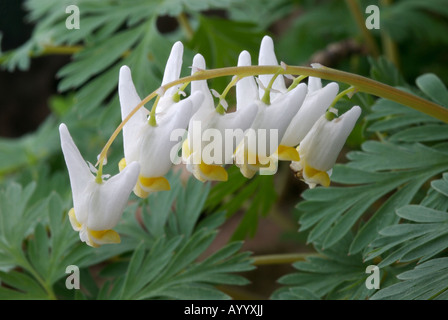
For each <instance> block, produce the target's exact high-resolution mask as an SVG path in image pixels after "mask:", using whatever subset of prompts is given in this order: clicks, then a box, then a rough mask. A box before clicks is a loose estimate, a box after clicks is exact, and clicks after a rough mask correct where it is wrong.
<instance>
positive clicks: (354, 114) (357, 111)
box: [347, 106, 362, 119]
mask: <svg viewBox="0 0 448 320" xmlns="http://www.w3.org/2000/svg"><path fill="white" fill-rule="evenodd" d="M361 111H362V110H361V108H360V107H359V106H353V107H352V108H351V109H350V110H348V111H347V113H349V112H350V113H351V114H352V117H353V118H356V119H358V118H359V116H360V115H361Z"/></svg>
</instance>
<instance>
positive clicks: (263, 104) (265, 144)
mask: <svg viewBox="0 0 448 320" xmlns="http://www.w3.org/2000/svg"><path fill="white" fill-rule="evenodd" d="M250 65H251V58H250V54H249V53H248V52H247V51H243V52H242V53H241V54H240V56H239V59H238V66H250ZM259 65H278V62H277V58H276V57H275V52H274V45H273V42H272V39H271V38H270V37H264V38H263V40H262V42H261V46H260V55H259ZM279 68H280V66H279ZM259 84H260V85H259V87H257V85H256V83H255V81H254V79H253V77H246V78H243V79H241V80H240V81H238V83H237V106H238V107H239V108H241V109H243V108H245V107H246V106H247V105H250V104H251V103H254V102H255V103H256V104H257V106H258V113H257V116H256V117H255V120H254V122H253V124H252V126H251V128H250V129H249V130H248V131H247V133H246V135H245V137H244V139H243V141H242V142H241V143H240V145H239V146H238V147H237V149H236V151H235V155H234V159H235V164H236V165H237V166H238V167H239V168H240V171H241V173H242V174H243V175H244V176H245V177H247V178H251V177H253V176H254V175H255V173H256V172H257V171H258V170H263V173H264V171H266V172H267V173H268V174H273V172H275V171H276V168H277V163H276V162H277V161H278V159H280V160H290V161H293V160H298V153H297V151H296V149H295V146H288V147H284V146H281V147H280V141H282V139H283V136H284V135H285V132H286V129H287V128H288V126H289V124H290V122H291V119H292V118H293V117H294V116H295V115H296V114H297V112H298V111H299V109H300V108H301V106H302V103H303V101H304V99H305V96H306V93H307V88H306V85H305V84H300V85H298V86H297V87H295V88H294V89H292V90H290V91H287V90H286V87H285V83H284V79H283V76H282V75H279V76H278V77H276V78H274V76H273V75H260V77H259Z"/></svg>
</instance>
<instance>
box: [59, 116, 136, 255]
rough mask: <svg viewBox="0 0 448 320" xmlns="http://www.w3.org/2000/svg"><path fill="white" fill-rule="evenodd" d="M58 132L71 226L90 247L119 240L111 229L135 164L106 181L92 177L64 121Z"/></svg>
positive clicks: (130, 184) (129, 189) (132, 178)
mask: <svg viewBox="0 0 448 320" xmlns="http://www.w3.org/2000/svg"><path fill="white" fill-rule="evenodd" d="M59 134H60V138H61V147H62V152H63V154H64V158H65V162H66V164H67V169H68V173H69V176H70V185H71V188H72V194H73V208H72V209H71V210H70V211H69V218H70V223H71V225H72V227H73V229H74V230H75V231H79V237H80V238H81V241H83V242H86V243H87V244H88V245H89V246H92V247H98V246H100V245H102V244H107V243H119V242H120V236H119V235H118V233H116V232H115V231H113V230H112V228H114V227H115V226H116V225H117V223H118V221H119V219H120V218H121V216H122V214H123V211H124V208H125V206H126V204H127V201H128V198H129V195H130V193H131V192H132V189H133V188H134V185H135V183H136V181H137V178H138V174H139V171H140V166H139V164H138V163H136V162H132V163H130V164H129V165H128V166H127V167H126V169H125V170H123V171H122V172H121V173H119V174H117V175H115V176H113V177H112V178H110V179H108V180H104V179H103V178H101V179H99V178H95V176H94V175H93V174H92V172H91V171H90V169H89V166H88V165H87V163H86V162H85V161H84V159H83V157H82V156H81V153H80V152H79V150H78V148H77V147H76V145H75V143H74V142H73V139H72V137H71V136H70V133H69V131H68V129H67V127H66V125H65V124H61V125H60V126H59Z"/></svg>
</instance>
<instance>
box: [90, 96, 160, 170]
mask: <svg viewBox="0 0 448 320" xmlns="http://www.w3.org/2000/svg"><path fill="white" fill-rule="evenodd" d="M157 92H158V90H156V91H154V92H152V93H151V94H150V95H148V96H147V97H146V98H145V99H143V100H142V101H141V102H140V103H139V104H138V105H136V106H135V108H134V109H132V111H131V112H129V114H128V115H127V117H126V118H124V119H123V121H122V122H121V123H120V125H119V126H118V127H117V128H116V129H115V131H114V132H113V133H112V135H111V136H110V138H109V140H107V142H106V144H105V145H104V147H103V150H101V153H100V156H99V159H98V161H97V163H96V164H95V166H97V165H98V164H99V163H100V164H102V163H103V160H104V159H105V158H106V156H107V151H108V150H109V148H110V146H111V145H112V142H114V140H115V138H116V137H117V136H118V134H119V133H120V131H121V129H123V127H124V125H125V124H126V123H127V122H128V121H129V119H131V117H132V116H133V115H134V114H135V113H136V112H137V111H138V110H139V109H140V108H141V107H143V106H144V105H145V104H146V103H148V102H149V101H151V100H152V99H153V98H154V97H155V96H156V95H157Z"/></svg>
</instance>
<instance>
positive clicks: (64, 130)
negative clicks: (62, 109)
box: [59, 123, 68, 135]
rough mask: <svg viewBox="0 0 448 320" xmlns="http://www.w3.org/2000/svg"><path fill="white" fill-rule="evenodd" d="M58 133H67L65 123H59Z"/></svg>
mask: <svg viewBox="0 0 448 320" xmlns="http://www.w3.org/2000/svg"><path fill="white" fill-rule="evenodd" d="M59 133H60V134H61V135H62V134H67V133H68V128H67V126H66V125H65V123H61V124H60V125H59Z"/></svg>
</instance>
